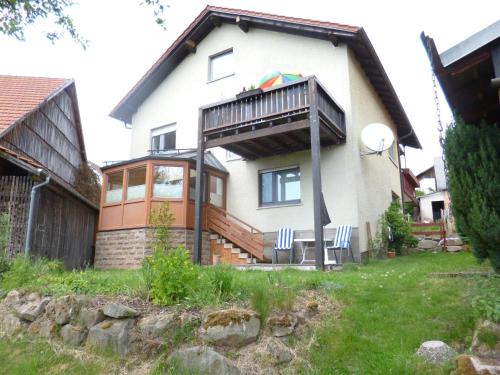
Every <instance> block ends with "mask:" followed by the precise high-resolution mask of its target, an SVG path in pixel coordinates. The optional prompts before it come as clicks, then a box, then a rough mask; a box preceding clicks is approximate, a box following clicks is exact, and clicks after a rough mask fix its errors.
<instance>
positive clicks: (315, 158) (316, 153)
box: [309, 78, 324, 270]
mask: <svg viewBox="0 0 500 375" xmlns="http://www.w3.org/2000/svg"><path fill="white" fill-rule="evenodd" d="M317 92H318V90H317V89H316V80H315V79H313V78H312V79H310V80H309V101H310V111H309V121H310V125H311V161H312V177H313V181H312V182H313V207H314V210H313V213H314V249H315V250H314V254H315V257H314V259H315V263H316V269H317V270H323V267H324V246H323V223H322V218H321V194H322V193H321V144H320V130H319V128H320V121H319V112H318V97H317Z"/></svg>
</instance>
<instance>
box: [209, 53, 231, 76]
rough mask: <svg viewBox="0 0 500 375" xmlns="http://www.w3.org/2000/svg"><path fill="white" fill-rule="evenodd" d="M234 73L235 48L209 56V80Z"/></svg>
mask: <svg viewBox="0 0 500 375" xmlns="http://www.w3.org/2000/svg"><path fill="white" fill-rule="evenodd" d="M233 74H234V56H233V49H232V48H230V49H227V50H225V51H222V52H219V53H216V54H215V55H212V56H210V57H209V58H208V81H209V82H210V81H215V80H217V79H221V78H224V77H228V76H230V75H233Z"/></svg>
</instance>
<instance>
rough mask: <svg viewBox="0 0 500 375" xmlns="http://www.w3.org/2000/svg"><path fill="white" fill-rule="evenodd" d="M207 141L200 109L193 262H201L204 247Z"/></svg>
mask: <svg viewBox="0 0 500 375" xmlns="http://www.w3.org/2000/svg"><path fill="white" fill-rule="evenodd" d="M204 148H205V142H204V136H203V111H202V109H200V110H199V114H198V149H197V153H196V185H195V200H194V248H193V262H194V263H198V264H201V254H202V248H203V241H202V231H203V220H202V215H203V212H202V209H203V192H204V191H205V190H204V187H203V167H204V154H205V150H204Z"/></svg>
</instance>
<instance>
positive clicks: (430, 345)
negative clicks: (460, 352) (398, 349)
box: [417, 341, 457, 365]
mask: <svg viewBox="0 0 500 375" xmlns="http://www.w3.org/2000/svg"><path fill="white" fill-rule="evenodd" d="M417 355H418V356H420V357H422V358H423V359H425V360H426V361H427V362H430V363H433V364H435V365H439V364H442V363H445V362H448V361H450V360H452V359H453V358H455V357H456V356H457V352H455V351H454V350H453V349H452V348H451V347H449V346H448V345H447V344H445V343H444V342H442V341H426V342H424V343H423V344H422V345H420V348H418V350H417Z"/></svg>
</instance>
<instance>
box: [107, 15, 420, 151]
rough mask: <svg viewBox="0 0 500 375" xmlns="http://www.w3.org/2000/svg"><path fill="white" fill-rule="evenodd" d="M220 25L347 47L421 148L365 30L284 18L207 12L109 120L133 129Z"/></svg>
mask: <svg viewBox="0 0 500 375" xmlns="http://www.w3.org/2000/svg"><path fill="white" fill-rule="evenodd" d="M221 22H225V23H231V24H238V25H239V26H240V27H242V28H247V27H255V28H262V29H267V30H276V31H280V32H285V33H290V34H296V35H303V36H307V37H312V38H319V39H324V40H329V41H331V42H332V43H333V44H334V45H337V43H339V42H344V43H346V44H347V45H348V46H349V47H350V48H351V49H352V50H353V51H354V54H355V55H356V58H357V59H358V61H359V62H360V64H361V66H362V68H363V70H364V71H365V73H366V75H367V77H368V78H369V80H370V82H371V84H372V85H373V87H374V88H375V91H376V92H377V94H378V95H379V97H380V98H381V100H382V102H383V103H384V105H385V107H386V108H387V111H388V112H389V114H390V116H391V118H392V120H393V121H394V123H395V124H396V126H397V133H398V137H399V140H400V143H402V144H404V145H406V146H410V147H414V148H422V146H421V145H420V142H419V140H418V138H417V136H416V134H415V132H414V130H413V128H412V126H411V124H410V121H409V120H408V117H407V115H406V113H405V111H404V109H403V106H402V105H401V102H400V101H399V98H398V97H397V95H396V92H395V90H394V87H393V86H392V84H391V82H390V80H389V78H388V77H387V74H386V72H385V70H384V68H383V66H382V63H381V62H380V59H379V58H378V56H377V54H376V52H375V50H374V48H373V46H372V44H371V42H370V40H369V39H368V36H367V35H366V32H365V31H364V29H363V28H360V27H356V26H349V25H342V24H338V23H332V22H324V21H314V20H309V19H303V18H294V17H285V16H278V15H273V14H267V13H260V12H253V11H248V10H240V9H229V8H221V7H214V6H207V7H206V8H205V9H204V10H203V11H202V12H201V13H200V14H199V15H198V17H196V19H195V20H194V21H193V22H192V23H191V24H190V25H189V26H188V28H187V29H186V30H184V32H183V33H182V34H181V35H180V36H179V37H178V38H177V39H176V40H175V41H174V43H173V44H172V45H171V46H170V47H169V48H168V49H167V51H165V53H164V54H163V55H162V56H161V57H160V58H159V59H158V61H157V62H156V63H155V64H154V65H153V66H152V67H151V68H150V69H149V70H148V71H147V72H146V74H145V75H144V76H143V77H142V78H141V79H140V80H139V82H137V83H136V84H135V86H134V87H133V88H132V89H131V90H130V91H129V92H128V93H127V95H125V97H124V98H123V99H122V100H121V101H120V102H119V103H118V104H117V105H116V107H115V108H114V109H113V110H112V111H111V113H110V116H111V117H113V118H115V119H117V120H121V121H124V122H126V123H130V122H131V119H132V115H133V114H134V113H135V111H136V110H137V108H138V107H139V106H140V104H141V103H142V102H143V101H144V100H145V99H146V98H147V96H148V95H149V94H150V93H151V92H152V91H153V90H154V89H155V88H156V87H157V86H158V85H159V84H160V83H161V82H162V81H163V80H164V79H165V78H166V77H167V76H168V75H169V74H170V72H172V70H173V69H174V68H175V67H176V66H177V65H178V64H179V63H180V62H181V61H182V60H183V59H184V57H186V56H187V55H188V53H190V52H189V51H190V49H192V46H193V42H194V44H195V45H196V44H199V43H200V42H201V41H202V40H203V38H204V37H205V36H206V35H207V34H208V33H210V32H211V31H212V30H213V28H214V27H216V26H217V25H220V23H221Z"/></svg>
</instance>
